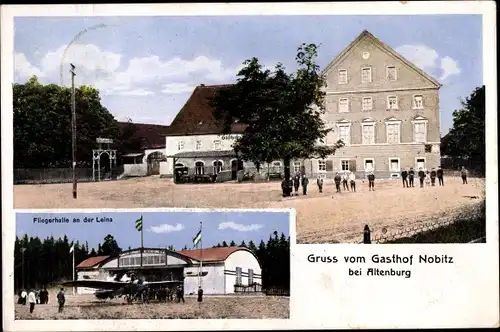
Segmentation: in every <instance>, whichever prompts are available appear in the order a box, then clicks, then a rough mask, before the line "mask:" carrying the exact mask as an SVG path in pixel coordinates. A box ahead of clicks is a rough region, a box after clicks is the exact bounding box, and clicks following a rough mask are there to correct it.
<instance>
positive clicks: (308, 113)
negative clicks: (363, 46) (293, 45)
mask: <svg viewBox="0 0 500 332" xmlns="http://www.w3.org/2000/svg"><path fill="white" fill-rule="evenodd" d="M317 49H318V47H317V46H316V45H314V44H309V45H306V44H302V45H301V46H300V47H299V48H298V51H297V56H296V60H297V63H298V66H299V69H298V70H297V72H296V73H291V74H288V73H286V71H285V68H284V66H283V65H282V64H279V63H278V64H277V65H276V66H275V68H274V71H273V72H271V71H270V70H264V69H263V68H262V66H261V65H260V63H259V60H258V59H257V58H255V57H254V58H252V59H251V60H247V61H245V62H244V65H245V67H244V68H243V69H242V70H241V71H240V72H239V73H238V76H239V78H238V80H237V83H236V84H234V85H231V86H227V87H223V88H220V89H219V90H218V91H217V93H216V95H215V97H214V99H213V101H212V106H213V108H214V116H215V117H216V118H217V119H218V120H220V121H222V122H223V123H224V132H225V133H230V131H231V126H232V124H234V123H235V122H239V123H243V124H246V125H247V127H246V129H245V131H244V133H243V135H242V137H240V138H238V139H237V140H236V142H235V143H234V145H233V148H234V150H235V152H236V153H237V154H238V155H239V157H240V158H241V159H243V160H246V161H252V162H254V163H255V165H256V166H257V167H260V164H261V163H262V162H267V163H269V162H271V161H273V160H280V159H282V160H283V161H284V165H285V177H289V176H290V161H291V160H292V159H303V158H325V157H326V156H328V155H331V154H334V153H335V151H336V150H337V149H338V148H340V147H342V146H343V142H342V141H338V142H337V143H336V144H334V145H333V146H326V145H322V144H318V143H319V141H322V140H324V138H325V137H326V135H327V134H328V132H329V131H330V130H331V129H329V128H326V126H325V123H324V122H323V120H322V114H324V112H325V102H324V97H325V92H324V91H323V87H324V86H325V80H324V77H323V76H322V75H321V74H320V72H319V67H318V65H316V63H315V58H316V56H317ZM304 128H307V130H304Z"/></svg>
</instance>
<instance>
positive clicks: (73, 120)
mask: <svg viewBox="0 0 500 332" xmlns="http://www.w3.org/2000/svg"><path fill="white" fill-rule="evenodd" d="M70 66H71V70H70V73H71V134H72V135H71V147H72V155H73V198H75V199H76V197H77V194H76V187H77V184H76V102H75V75H76V74H75V66H74V65H73V64H72V63H70Z"/></svg>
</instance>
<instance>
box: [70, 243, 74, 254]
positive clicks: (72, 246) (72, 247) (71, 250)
mask: <svg viewBox="0 0 500 332" xmlns="http://www.w3.org/2000/svg"><path fill="white" fill-rule="evenodd" d="M73 250H75V245H74V244H73V245H71V248H69V253H70V254H71V253H72V252H73Z"/></svg>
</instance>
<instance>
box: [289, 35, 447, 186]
mask: <svg viewBox="0 0 500 332" xmlns="http://www.w3.org/2000/svg"><path fill="white" fill-rule="evenodd" d="M323 73H324V75H325V79H326V83H327V87H326V98H325V99H326V100H325V101H326V105H325V106H326V112H325V114H324V121H325V123H326V124H327V125H328V126H329V127H330V128H331V129H332V131H331V132H330V133H329V134H328V135H327V137H326V140H325V141H324V142H323V144H327V145H328V144H334V143H335V142H336V141H337V140H342V141H343V142H344V144H345V146H344V147H343V148H341V149H339V150H338V151H337V152H336V153H335V154H334V155H333V156H330V157H328V158H326V159H325V160H307V161H304V163H305V165H304V166H305V168H306V172H307V173H313V174H318V175H321V176H328V175H329V174H333V173H335V172H338V171H340V172H341V171H346V170H351V171H354V172H357V173H358V174H361V175H362V176H364V175H366V174H367V173H368V172H370V171H374V172H375V173H376V174H378V175H379V177H399V174H400V172H401V170H402V169H403V168H405V169H408V168H410V167H413V168H415V169H419V168H423V169H426V168H429V169H430V168H433V167H438V166H439V165H440V148H439V147H440V124H439V120H440V119H439V89H440V87H441V85H440V84H439V83H438V82H437V81H436V80H435V79H433V78H432V77H430V76H429V75H428V74H426V73H425V72H423V71H422V70H420V69H419V68H417V67H416V66H415V65H414V64H412V63H410V62H409V61H408V60H406V59H404V58H403V57H402V56H401V55H400V54H398V53H397V52H396V51H394V50H393V49H392V48H390V47H389V46H388V45H386V44H384V43H382V42H381V41H380V40H378V39H377V38H376V37H374V36H373V35H372V34H370V33H369V32H368V31H363V32H362V33H361V35H360V36H358V38H356V39H355V40H354V41H353V42H352V43H351V44H350V45H349V46H348V47H347V48H346V49H345V50H344V51H343V52H342V53H340V54H339V55H338V56H337V57H336V58H335V59H334V60H333V61H332V62H331V63H330V64H329V65H328V66H327V67H326V68H325V70H324V72H323ZM295 162H296V164H299V163H300V162H302V161H295Z"/></svg>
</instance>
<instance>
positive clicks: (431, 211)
mask: <svg viewBox="0 0 500 332" xmlns="http://www.w3.org/2000/svg"><path fill="white" fill-rule="evenodd" d="M484 186H485V182H484V179H475V178H471V179H469V184H467V185H463V184H462V180H461V179H460V178H458V177H447V178H445V186H444V187H439V186H436V187H426V188H423V189H421V188H418V183H416V187H415V188H402V185H401V181H398V180H385V181H384V180H378V181H376V182H375V191H374V192H370V191H368V184H367V183H366V182H365V183H363V182H362V181H361V180H358V181H357V187H358V188H357V189H358V190H357V192H356V193H353V192H342V193H340V194H337V193H335V186H334V185H333V183H332V182H331V180H328V182H327V183H326V184H325V187H324V190H323V193H321V194H320V193H319V192H318V190H317V187H316V185H315V181H311V185H310V186H309V193H308V195H307V196H302V195H300V196H297V197H287V198H283V197H282V196H281V188H280V183H277V182H269V183H241V184H239V183H223V184H198V185H193V184H183V185H176V184H174V183H173V182H172V180H167V179H160V178H159V177H146V178H136V179H129V180H123V181H106V182H99V183H96V182H93V183H82V184H79V186H78V199H76V200H75V199H73V197H72V184H71V183H65V184H45V185H16V186H14V207H15V208H18V209H28V208H31V209H32V208H140V207H188V208H194V207H198V208H295V209H296V211H297V227H296V230H297V242H298V243H333V242H351V241H360V240H362V232H363V227H364V225H365V224H368V225H369V226H370V228H371V230H372V234H373V235H374V236H377V234H380V232H381V230H382V229H383V228H386V229H387V231H388V232H389V233H391V232H397V231H398V230H399V229H401V228H406V227H410V226H417V225H419V224H422V223H424V222H425V223H429V222H434V221H436V220H438V219H442V218H453V216H454V215H455V214H458V213H459V212H460V211H461V210H462V209H463V208H468V207H470V206H472V205H475V204H478V203H479V202H480V200H481V197H483V195H484Z"/></svg>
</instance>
